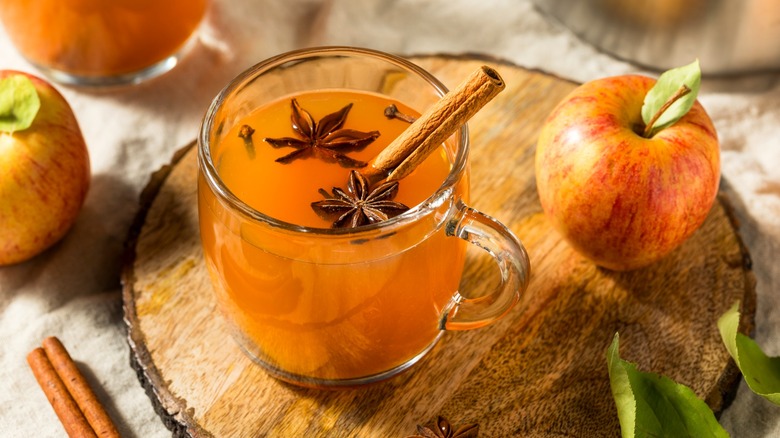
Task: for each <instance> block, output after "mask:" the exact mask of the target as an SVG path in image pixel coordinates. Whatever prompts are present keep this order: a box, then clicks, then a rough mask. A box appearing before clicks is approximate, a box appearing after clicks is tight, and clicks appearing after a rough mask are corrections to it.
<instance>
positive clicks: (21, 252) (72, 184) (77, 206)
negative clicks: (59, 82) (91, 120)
mask: <svg viewBox="0 0 780 438" xmlns="http://www.w3.org/2000/svg"><path fill="white" fill-rule="evenodd" d="M15 75H23V76H24V77H26V78H28V79H29V81H30V82H31V83H32V85H33V86H34V88H35V92H37V95H38V98H39V101H40V107H39V108H38V111H37V114H35V117H34V119H32V124H31V125H30V126H29V127H27V128H25V129H20V130H13V131H3V130H0V265H9V264H13V263H18V262H22V261H25V260H28V259H30V258H32V257H33V256H35V255H37V254H39V253H41V252H42V251H44V250H45V249H46V248H48V247H50V246H51V245H53V244H54V243H56V242H57V241H59V240H60V239H61V238H62V237H63V236H64V235H65V233H66V232H67V231H68V230H69V229H70V227H71V226H72V225H73V223H74V222H75V220H76V217H77V216H78V213H79V211H80V210H81V207H82V205H83V203H84V198H85V197H86V194H87V190H88V188H89V182H90V163H89V155H88V152H87V146H86V144H85V143H84V138H83V136H82V134H81V130H80V128H79V125H78V123H77V121H76V117H75V116H74V114H73V111H72V110H71V107H70V105H69V104H68V103H67V101H66V100H65V99H64V98H63V96H62V95H61V94H60V93H59V92H58V91H57V90H56V89H55V88H54V87H52V86H51V84H49V83H48V82H46V81H44V80H42V79H40V78H37V77H35V76H32V75H29V74H27V73H22V72H17V71H10V70H3V71H0V81H3V80H5V79H8V78H11V77H13V76H15ZM4 86H6V87H7V84H4ZM6 91H7V92H8V93H10V94H13V90H8V89H7V88H6ZM10 94H7V95H5V96H4V98H5V99H4V100H3V101H2V102H0V113H3V114H0V118H2V117H9V115H11V114H12V112H13V108H11V106H12V105H13V104H12V103H9V102H11V101H13V98H8V96H9V95H10Z"/></svg>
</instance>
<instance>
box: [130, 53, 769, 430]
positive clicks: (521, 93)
mask: <svg viewBox="0 0 780 438" xmlns="http://www.w3.org/2000/svg"><path fill="white" fill-rule="evenodd" d="M413 60H414V61H415V62H417V63H418V64H420V65H421V66H423V67H424V68H426V69H427V70H429V71H431V72H432V73H433V74H434V75H435V76H437V77H439V78H440V79H442V81H443V82H444V83H445V84H447V85H449V86H453V85H455V84H457V83H458V82H459V81H460V80H461V79H462V78H463V77H465V76H466V75H468V73H470V72H471V71H473V70H474V69H475V68H477V67H478V66H479V65H481V64H488V65H491V66H492V67H494V68H496V70H498V71H499V72H500V73H501V75H502V76H503V78H504V80H505V81H506V83H507V89H506V90H505V91H504V92H503V93H501V94H500V95H499V96H498V97H497V98H496V99H495V100H494V101H493V102H491V103H490V104H488V105H487V106H486V107H485V108H484V109H483V110H482V111H481V112H480V113H479V114H477V116H476V117H475V118H474V119H472V121H471V122H470V124H469V126H470V130H471V144H472V150H471V163H472V206H473V207H475V208H477V209H479V210H482V211H484V212H486V213H488V214H490V215H492V216H494V217H496V218H497V219H499V220H500V221H502V222H503V223H505V224H506V225H507V226H508V227H509V228H510V229H511V230H512V231H513V232H514V233H515V234H516V235H517V236H519V237H520V239H521V240H522V241H523V242H524V244H525V246H526V247H527V249H528V252H529V256H530V259H531V265H532V268H531V269H532V278H531V284H530V287H529V289H528V291H527V292H526V293H525V294H524V295H523V297H522V299H521V301H520V303H519V305H518V306H517V307H516V308H515V309H514V310H513V311H512V312H510V314H509V315H508V316H507V317H506V318H504V319H502V320H500V321H499V322H497V323H496V324H494V325H492V326H489V327H486V328H483V329H478V330H473V331H468V332H452V333H446V334H445V336H444V337H443V338H442V340H441V342H440V343H439V344H438V345H437V346H436V347H435V348H434V349H433V350H432V351H431V353H430V354H429V355H428V356H426V357H425V358H424V359H423V360H422V361H421V362H420V363H418V364H417V365H416V366H415V367H413V368H412V370H410V371H407V372H405V373H403V374H401V375H400V376H397V377H395V378H393V379H390V380H388V381H386V382H382V383H378V384H374V385H371V386H367V387H363V388H357V389H348V390H335V391H323V390H311V389H301V388H297V387H294V386H291V385H288V384H284V383H281V382H279V381H276V380H274V379H272V378H270V377H268V376H266V375H265V374H264V372H263V371H262V369H261V368H260V367H258V366H256V365H254V364H253V363H252V362H251V361H250V360H249V359H248V358H247V357H246V356H245V355H244V354H242V352H241V351H240V350H239V348H238V347H237V345H236V344H235V343H234V342H233V341H232V339H231V338H230V335H229V334H228V332H227V329H226V326H225V324H224V322H223V321H222V319H221V317H220V316H219V314H218V313H217V311H216V308H215V301H214V298H213V297H212V292H211V285H210V282H209V278H208V274H207V272H206V268H205V266H204V262H203V255H202V252H201V249H200V241H199V235H198V226H197V220H198V219H197V201H196V173H197V160H196V150H195V148H194V147H192V145H189V146H188V147H186V148H184V149H182V150H181V151H180V153H179V154H177V156H176V157H174V160H173V162H172V163H171V165H170V166H168V167H166V168H164V169H161V170H160V171H158V172H157V173H155V174H154V175H153V177H152V180H151V182H150V184H149V186H148V187H147V189H146V190H145V191H144V193H143V194H142V200H141V207H140V213H139V215H138V217H137V219H136V222H135V224H134V226H133V228H132V230H131V232H130V236H129V238H128V246H127V248H128V252H127V258H126V264H125V267H124V271H123V274H122V279H123V284H124V291H123V296H124V310H125V321H126V324H127V329H128V341H129V344H130V347H131V351H132V362H133V365H134V367H135V368H136V370H137V371H138V376H139V380H140V381H141V383H142V384H143V385H144V387H145V388H146V389H147V392H148V394H149V396H150V398H151V399H152V401H153V403H154V405H155V407H156V408H157V410H158V412H159V413H160V415H161V418H162V419H163V421H164V422H165V423H166V425H167V426H168V427H169V428H170V429H171V430H172V431H173V433H174V436H197V437H207V436H216V437H257V436H271V437H273V436H279V437H292V436H317V437H320V436H323V437H329V436H332V437H405V436H408V435H412V434H414V433H415V432H416V426H417V425H418V424H427V423H430V422H431V421H432V420H434V419H435V418H436V417H437V416H438V415H442V416H444V417H446V418H447V419H449V420H450V422H451V423H453V424H456V425H459V424H464V423H478V424H479V427H480V436H484V437H509V436H524V437H563V436H567V437H571V436H576V437H586V436H587V437H601V436H604V437H614V436H618V435H619V424H618V418H617V411H616V409H615V406H614V402H613V399H612V395H611V392H610V387H609V377H608V373H607V361H606V349H607V347H608V346H609V344H610V342H611V341H612V338H613V336H614V334H615V333H616V332H619V333H620V346H621V351H620V354H621V356H622V357H623V358H624V359H626V360H629V361H632V362H636V363H637V364H638V367H639V369H640V370H643V371H653V372H657V373H662V374H665V375H667V376H669V377H671V378H672V379H674V380H676V381H678V382H680V383H684V384H686V385H688V386H690V387H691V388H692V389H693V390H694V391H695V392H696V394H698V395H699V396H700V397H702V398H704V399H705V400H706V401H707V403H708V404H709V405H710V407H711V408H713V410H714V411H715V412H716V413H718V412H720V411H721V410H722V409H723V408H724V406H725V405H726V404H727V403H728V401H729V399H730V397H732V396H733V393H734V390H735V386H736V385H737V383H738V382H739V380H738V378H739V374H738V371H737V370H736V367H735V366H734V364H733V362H732V361H731V360H730V358H729V355H728V353H727V352H726V349H725V348H724V347H723V343H722V341H721V339H720V335H719V333H718V329H717V327H716V321H717V319H718V317H719V316H720V315H722V314H723V313H724V312H725V311H726V310H728V308H729V307H730V306H731V305H732V304H733V303H734V302H735V301H737V300H741V302H742V316H743V317H742V320H741V323H740V324H741V329H740V330H741V331H742V332H743V333H749V331H750V330H752V326H753V315H754V312H755V308H754V307H755V280H754V277H753V274H752V272H751V270H750V258H749V255H748V253H747V251H746V249H745V248H744V247H743V246H742V244H741V241H740V239H739V236H738V233H737V231H736V229H735V225H734V224H733V222H732V220H731V219H730V218H731V216H730V214H729V211H728V203H727V202H726V200H725V199H724V198H723V197H722V196H721V197H720V198H719V200H718V202H717V203H716V205H715V206H714V207H713V209H712V212H711V213H710V215H709V217H708V219H707V220H706V222H705V223H704V225H703V226H702V228H701V229H700V230H698V231H697V232H696V233H695V234H694V235H693V237H692V238H691V239H689V240H688V241H687V242H686V243H685V244H684V245H683V246H682V247H681V248H679V249H678V250H676V251H675V252H674V253H672V254H671V255H670V256H669V257H667V258H666V259H664V260H662V261H661V262H658V263H656V264H654V265H652V266H650V267H648V268H645V269H642V270H638V271H633V272H627V273H613V272H609V271H606V270H603V269H599V268H597V267H596V266H594V265H593V264H591V263H590V262H588V261H587V260H585V259H583V258H582V257H581V256H579V255H577V254H576V253H575V252H573V250H572V249H571V248H570V247H569V246H568V245H567V244H566V243H564V242H563V241H562V240H561V238H560V236H559V235H558V234H557V233H556V232H555V231H554V230H552V229H551V227H550V225H549V224H548V222H547V221H546V219H545V217H544V215H543V214H542V213H541V207H540V206H539V202H538V199H537V194H536V187H535V182H534V170H533V161H534V160H533V158H534V143H535V141H536V136H537V132H538V130H539V128H540V126H541V124H542V121H543V120H544V118H545V117H546V115H547V114H548V113H549V112H550V110H551V109H552V107H553V106H554V105H555V104H556V103H557V102H558V101H559V100H560V99H562V98H563V97H564V96H565V95H566V94H567V93H568V92H569V91H570V90H571V89H573V88H574V87H575V86H576V84H573V83H571V82H568V81H565V80H562V79H560V78H556V77H553V76H550V75H548V74H545V73H542V72H538V71H529V70H526V69H523V68H519V67H517V66H513V65H509V64H506V63H503V62H500V61H496V60H491V59H478V58H476V57H440V56H427V57H417V58H414V59H413ZM470 262H471V264H470V267H469V269H468V272H467V276H468V277H467V279H465V280H464V283H466V285H467V286H468V287H469V288H471V289H478V290H479V289H480V288H489V287H491V286H490V284H491V281H492V280H491V279H492V276H493V275H495V274H494V272H493V269H494V268H493V263H492V262H491V261H490V260H488V259H487V258H486V257H477V256H475V257H470Z"/></svg>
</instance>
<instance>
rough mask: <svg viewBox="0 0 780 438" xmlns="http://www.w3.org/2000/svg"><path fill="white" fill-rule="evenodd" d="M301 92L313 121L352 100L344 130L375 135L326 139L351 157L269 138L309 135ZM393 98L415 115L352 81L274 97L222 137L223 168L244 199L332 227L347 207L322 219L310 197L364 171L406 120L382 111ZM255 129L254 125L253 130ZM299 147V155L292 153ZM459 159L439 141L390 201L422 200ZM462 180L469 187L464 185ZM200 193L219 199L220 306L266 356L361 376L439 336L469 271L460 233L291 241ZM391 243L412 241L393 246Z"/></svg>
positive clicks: (211, 256)
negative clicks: (362, 141)
mask: <svg viewBox="0 0 780 438" xmlns="http://www.w3.org/2000/svg"><path fill="white" fill-rule="evenodd" d="M293 102H295V103H296V104H297V105H298V106H299V108H300V109H299V110H298V111H299V113H302V114H305V113H304V111H305V112H306V113H308V114H310V115H311V119H310V120H311V121H314V122H315V124H316V123H323V121H324V120H325V118H326V117H327V116H329V115H331V114H334V113H337V112H338V111H340V110H342V109H343V108H349V110H348V113H347V114H346V117H344V123H343V126H342V127H341V129H345V130H349V131H350V132H352V133H354V132H360V133H366V134H370V133H378V135H376V138H375V139H373V140H372V141H371V142H370V143H369V144H367V145H366V146H365V147H362V148H359V149H360V150H350V147H349V146H346V147H344V148H333V149H329V151H335V154H338V155H339V156H345V157H346V158H339V157H335V158H334V157H332V155H331V154H330V153H329V152H325V154H327V155H325V156H318V155H317V154H316V153H307V152H301V151H302V150H303V149H301V148H295V147H291V146H290V147H284V146H282V147H274V146H272V141H271V140H272V139H282V138H299V139H301V140H303V139H304V137H303V136H301V135H299V133H298V132H296V131H295V130H294V129H293V126H292V125H293V122H291V119H293V117H292V112H293V108H292V107H293ZM391 104H395V105H396V106H397V108H400V109H401V110H402V111H403V112H404V113H406V114H410V115H416V112H415V111H413V110H412V109H411V108H407V107H406V106H405V105H403V104H402V103H401V102H397V101H393V100H390V99H388V98H386V97H383V96H381V95H378V94H369V93H366V92H356V91H349V90H330V91H315V92H308V93H302V94H299V95H296V96H291V97H286V98H283V99H279V100H276V101H274V102H272V103H270V104H268V105H266V106H263V107H261V108H258V109H257V110H255V111H253V112H252V113H251V114H249V115H248V116H247V117H245V118H244V119H241V120H239V121H238V122H237V123H236V124H235V125H234V126H232V127H231V128H230V131H229V132H228V133H227V134H226V135H225V136H224V140H223V141H222V142H221V143H219V144H218V145H215V146H214V149H213V150H212V157H213V160H214V163H215V166H216V171H217V173H218V174H219V176H220V177H221V178H222V180H223V182H224V183H225V185H226V187H227V188H228V189H229V190H230V191H231V192H232V193H233V194H234V195H235V196H236V197H238V198H239V199H241V200H242V201H244V202H245V203H246V204H247V205H249V206H250V207H252V208H253V209H255V210H257V211H260V212H263V213H264V214H266V215H268V216H270V217H272V218H274V219H277V220H279V221H283V222H287V223H289V224H293V225H296V226H305V227H312V228H324V229H328V228H331V227H332V226H333V223H334V222H335V221H336V220H338V218H339V217H340V214H338V212H337V213H336V214H334V216H333V217H332V218H328V217H327V216H326V217H322V216H321V215H320V214H318V212H317V211H316V210H315V209H314V208H312V205H311V204H312V203H313V202H316V201H320V200H323V199H327V197H328V196H333V194H332V193H329V194H323V193H321V192H322V189H324V190H325V191H327V192H330V191H332V190H333V188H334V187H336V188H342V189H343V191H344V192H346V193H347V194H349V190H348V188H347V185H348V181H349V178H350V173H351V171H352V170H353V169H354V170H356V171H358V172H359V171H360V169H361V167H364V166H360V165H361V163H366V162H367V161H369V160H370V159H371V158H372V157H373V156H375V155H377V154H378V153H379V152H380V151H381V150H382V149H383V148H384V147H385V146H387V144H388V143H389V142H390V141H392V140H393V139H394V138H395V137H396V136H397V135H398V134H399V133H400V132H401V131H402V130H404V129H406V128H407V127H408V126H409V123H408V122H405V121H402V120H399V119H397V118H393V119H389V118H387V117H385V115H384V111H385V109H386V108H388V106H389V105H391ZM303 119H306V120H309V119H308V116H304V117H303ZM316 126H318V125H316ZM316 126H313V128H315V129H316ZM247 129H251V130H252V131H253V133H252V135H251V138H249V136H248V135H247V134H246V131H247ZM304 129H308V127H307V128H304ZM242 130H243V132H244V134H242ZM326 137H327V136H323V138H320V139H317V140H318V141H321V142H322V146H301V147H322V148H327V147H328V145H327V142H325V140H326ZM334 143H335V142H334ZM299 146H300V145H299ZM295 153H299V154H300V155H301V157H300V158H296V157H295V156H294V155H293V158H292V159H289V160H287V159H285V157H287V156H290V154H295ZM450 167H451V164H450V160H449V158H448V156H447V153H446V151H445V149H444V147H442V148H441V150H440V151H437V152H436V153H434V154H432V155H431V156H430V157H429V158H428V159H427V160H425V161H424V162H423V163H422V165H420V166H419V167H418V168H417V170H416V171H415V172H413V173H412V174H411V175H409V176H407V177H406V178H404V179H403V181H399V182H398V188H397V194H396V195H395V196H394V197H393V199H392V201H394V202H396V203H399V204H403V205H406V206H410V207H414V206H416V205H417V204H419V203H420V202H422V201H424V200H425V199H426V198H428V197H429V196H430V195H431V194H432V193H434V192H435V191H436V190H437V189H438V188H439V187H440V186H441V185H442V184H443V183H444V180H445V179H446V177H447V175H448V173H449V171H450ZM457 188H458V195H459V196H461V197H463V196H465V190H464V188H465V184H459V185H458V187H457ZM370 189H373V187H370ZM200 194H201V200H200V201H201V202H203V203H205V204H206V205H209V206H210V208H208V209H202V210H201V218H200V220H201V233H202V239H203V243H204V251H205V253H206V254H205V256H206V260H207V261H208V263H209V267H210V268H211V270H212V271H214V272H216V273H218V274H217V275H216V276H217V277H219V278H221V284H222V287H221V288H219V291H218V295H219V302H220V306H221V308H222V309H223V310H224V311H226V312H227V314H228V319H229V320H231V321H233V323H234V324H235V325H236V326H237V328H238V329H239V331H240V333H242V335H243V336H244V337H245V339H244V344H245V348H246V349H248V350H250V351H251V352H252V353H253V354H255V355H256V356H257V358H258V359H259V360H261V361H263V362H266V363H267V364H269V365H271V366H272V367H275V368H278V369H283V370H286V372H289V373H292V374H297V375H302V376H310V377H315V378H319V379H328V380H343V379H354V378H356V377H366V376H371V375H375V374H379V373H382V372H384V371H387V370H390V369H393V368H395V367H398V366H400V365H402V364H404V363H405V362H407V361H408V360H409V359H411V358H413V357H415V356H416V355H418V354H420V353H421V352H423V351H425V350H426V348H428V347H429V346H430V345H431V344H432V342H433V341H434V340H435V339H436V337H437V334H438V332H439V326H438V324H439V315H440V313H441V312H442V310H443V309H444V307H445V306H446V304H447V303H448V302H449V300H450V299H451V298H452V294H453V291H455V290H457V286H458V282H459V280H460V275H461V269H462V266H463V258H464V250H465V244H466V243H465V242H464V241H463V240H460V239H452V238H447V236H446V235H445V234H444V233H434V234H432V235H431V236H426V234H428V233H427V231H428V229H427V227H426V228H425V230H424V231H423V230H418V229H416V228H419V227H415V226H408V227H404V228H402V229H400V230H398V231H396V233H395V235H391V234H389V233H388V234H386V235H385V233H381V234H380V233H377V235H376V236H373V239H372V240H368V241H360V240H355V241H353V242H350V243H347V244H346V245H344V244H337V243H334V244H332V245H330V244H327V243H326V244H324V245H323V246H322V247H321V248H319V249H318V252H320V253H321V254H318V253H317V252H312V249H311V248H307V247H308V246H309V245H308V244H307V242H305V240H306V236H301V237H300V238H298V240H299V241H298V242H294V243H291V242H289V241H288V240H287V239H285V237H284V235H280V234H279V233H277V232H276V231H274V230H271V229H264V228H263V227H256V228H248V227H243V228H241V229H240V230H234V229H230V227H229V226H226V225H225V224H224V223H223V221H222V219H221V216H223V214H221V212H220V211H219V209H220V208H221V207H220V205H219V203H217V202H216V201H215V200H214V199H213V196H212V195H211V194H210V192H209V191H208V190H205V189H203V188H202V190H200ZM377 208H379V209H380V210H381V205H379V206H378V207H377ZM237 232H238V233H237ZM301 240H302V241H301ZM314 242H315V240H314V239H313V240H312V242H311V244H312V245H313V244H314ZM321 245H322V244H321ZM280 246H299V247H300V248H299V249H300V253H297V251H292V250H291V248H287V251H286V252H287V253H286V254H279V253H280V249H279V248H278V247H280ZM392 247H401V248H403V251H399V252H398V253H392V252H391V251H392Z"/></svg>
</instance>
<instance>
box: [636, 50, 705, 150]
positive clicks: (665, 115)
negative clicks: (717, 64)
mask: <svg viewBox="0 0 780 438" xmlns="http://www.w3.org/2000/svg"><path fill="white" fill-rule="evenodd" d="M683 85H685V86H686V87H688V89H689V90H690V91H689V92H688V93H687V94H685V95H683V96H682V97H679V96H677V97H676V95H677V93H678V92H679V91H680V90H681V88H682V87H683ZM700 87H701V69H700V68H699V60H698V59H697V60H695V61H693V62H692V63H690V64H688V65H685V66H682V67H678V68H673V69H671V70H668V71H666V72H664V73H663V74H661V76H660V77H659V78H658V81H656V83H655V85H653V88H651V89H650V91H648V92H647V95H646V96H645V102H644V104H643V105H642V120H643V121H644V122H645V126H650V128H651V130H650V132H649V135H647V136H648V137H650V136H652V134H654V133H656V132H658V131H660V130H661V129H664V128H666V127H668V126H671V125H673V124H674V123H675V122H676V121H678V120H680V118H681V117H682V116H684V115H685V114H686V113H687V112H688V111H689V110H690V109H691V107H692V106H693V103H694V102H696V96H698V94H699V88H700ZM667 102H673V103H671V105H669V106H668V107H667V108H664V106H666V105H668V103H667ZM659 112H660V114H659ZM654 118H655V121H653V119H654Z"/></svg>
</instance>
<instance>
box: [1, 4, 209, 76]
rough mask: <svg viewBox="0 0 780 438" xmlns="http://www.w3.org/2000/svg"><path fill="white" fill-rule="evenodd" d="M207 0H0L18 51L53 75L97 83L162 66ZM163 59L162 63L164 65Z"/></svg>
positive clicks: (151, 71) (190, 31) (200, 15)
mask: <svg viewBox="0 0 780 438" xmlns="http://www.w3.org/2000/svg"><path fill="white" fill-rule="evenodd" d="M206 4H207V0H3V6H2V8H0V18H2V21H3V24H4V26H5V29H6V31H7V33H8V36H9V37H10V39H11V41H12V42H13V43H14V45H15V46H16V48H17V49H18V50H19V52H20V53H21V54H22V55H23V56H24V57H25V58H27V59H28V60H29V61H30V62H31V63H33V64H35V65H36V66H37V67H39V68H41V70H43V71H44V73H47V74H50V75H51V76H52V77H53V78H54V79H56V80H60V81H61V82H66V83H76V84H85V85H88V84H93V83H94V84H101V83H108V84H110V83H112V82H117V83H118V82H122V81H132V80H133V79H135V78H136V75H141V74H146V75H153V74H155V73H160V72H162V71H164V70H167V69H168V68H169V67H170V66H171V64H175V62H173V63H171V62H170V60H171V59H172V58H171V57H172V56H173V55H174V54H176V53H177V52H179V51H180V50H181V49H182V47H183V46H184V44H185V42H187V40H188V39H189V38H190V36H191V35H192V34H193V32H194V31H195V29H196V27H197V26H198V25H199V23H200V22H201V19H202V18H203V16H204V13H205V11H206ZM163 63H165V64H163Z"/></svg>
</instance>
